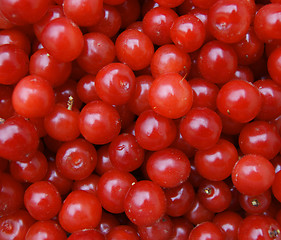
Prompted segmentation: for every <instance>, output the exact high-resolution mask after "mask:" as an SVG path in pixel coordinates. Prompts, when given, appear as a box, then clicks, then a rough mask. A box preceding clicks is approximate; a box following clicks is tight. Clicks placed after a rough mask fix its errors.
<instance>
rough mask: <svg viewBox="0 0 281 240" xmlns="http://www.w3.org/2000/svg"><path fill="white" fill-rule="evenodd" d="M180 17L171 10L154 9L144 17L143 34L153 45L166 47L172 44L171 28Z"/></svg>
mask: <svg viewBox="0 0 281 240" xmlns="http://www.w3.org/2000/svg"><path fill="white" fill-rule="evenodd" d="M177 17H178V15H177V14H176V12H175V11H173V10H172V9H169V8H163V7H157V8H152V9H151V10H150V11H148V12H147V13H146V14H145V15H144V17H143V20H142V22H143V24H142V26H143V32H144V33H145V34H146V35H147V36H148V37H149V38H150V39H151V40H152V42H153V44H156V45H164V44H168V43H171V42H172V40H171V37H170V28H171V26H172V24H173V22H174V20H175V19H176V18H177Z"/></svg>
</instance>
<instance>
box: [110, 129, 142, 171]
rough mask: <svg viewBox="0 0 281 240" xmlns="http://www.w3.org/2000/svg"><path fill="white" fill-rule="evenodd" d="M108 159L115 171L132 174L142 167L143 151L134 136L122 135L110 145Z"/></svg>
mask: <svg viewBox="0 0 281 240" xmlns="http://www.w3.org/2000/svg"><path fill="white" fill-rule="evenodd" d="M109 158H110V161H111V163H112V165H113V166H114V167H115V168H116V169H119V170H122V171H128V172H132V171H134V170H136V169H137V168H139V167H140V166H141V165H142V163H143V161H144V150H143V148H142V147H141V146H140V145H139V144H138V143H137V141H136V138H135V136H133V135H131V134H128V133H123V134H120V135H119V136H117V137H116V138H115V139H114V140H113V141H112V142H111V143H110V146H109Z"/></svg>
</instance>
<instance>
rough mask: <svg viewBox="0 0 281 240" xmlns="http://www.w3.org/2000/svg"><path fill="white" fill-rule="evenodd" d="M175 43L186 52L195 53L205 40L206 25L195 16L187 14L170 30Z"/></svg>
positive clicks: (177, 20)
mask: <svg viewBox="0 0 281 240" xmlns="http://www.w3.org/2000/svg"><path fill="white" fill-rule="evenodd" d="M170 36H171V39H172V41H173V43H174V44H175V45H176V46H177V47H178V48H179V49H181V50H182V51H184V52H187V53H188V52H194V51H195V50H197V49H199V48H200V47H201V46H202V45H203V43H204V40H205V36H206V30H205V27H204V24H203V23H202V22H201V21H200V20H199V19H198V18H197V17H195V16H194V15H192V14H186V15H183V16H180V17H178V18H176V19H175V20H174V23H173V25H172V27H171V28H170Z"/></svg>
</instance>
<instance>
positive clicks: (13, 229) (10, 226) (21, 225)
mask: <svg viewBox="0 0 281 240" xmlns="http://www.w3.org/2000/svg"><path fill="white" fill-rule="evenodd" d="M33 223H34V219H33V218H32V217H31V216H30V215H29V213H28V212H27V211H26V210H19V211H16V212H14V213H12V214H9V215H7V216H2V217H1V219H0V238H1V239H2V240H10V239H25V236H26V233H27V231H28V229H29V228H30V227H31V225H32V224H33Z"/></svg>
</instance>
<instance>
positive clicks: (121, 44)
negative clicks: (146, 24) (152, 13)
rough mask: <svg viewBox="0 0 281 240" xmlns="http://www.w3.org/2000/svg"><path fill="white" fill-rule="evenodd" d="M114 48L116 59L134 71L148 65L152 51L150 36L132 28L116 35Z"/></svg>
mask: <svg viewBox="0 0 281 240" xmlns="http://www.w3.org/2000/svg"><path fill="white" fill-rule="evenodd" d="M115 48H116V55H117V58H118V60H119V61H120V62H123V63H125V64H127V65H128V66H129V67H130V68H131V69H132V70H134V71H136V70H141V69H143V68H145V67H147V66H149V64H150V62H151V58H152V56H153V53H154V46H153V43H152V41H151V40H150V38H149V37H148V36H147V35H145V34H144V33H142V32H139V31H137V30H133V29H128V30H125V31H123V32H122V33H121V34H120V35H119V36H118V37H117V39H116V42H115ZM139 59H141V61H139Z"/></svg>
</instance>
